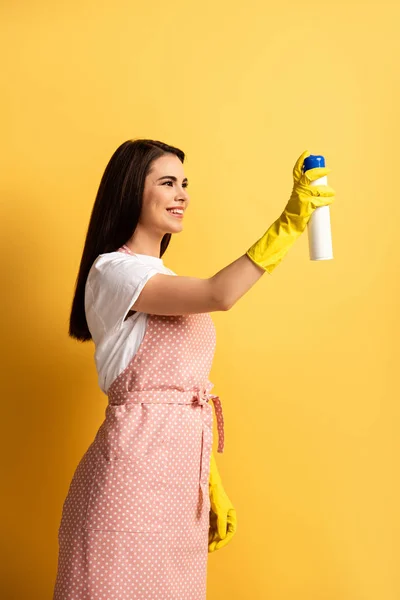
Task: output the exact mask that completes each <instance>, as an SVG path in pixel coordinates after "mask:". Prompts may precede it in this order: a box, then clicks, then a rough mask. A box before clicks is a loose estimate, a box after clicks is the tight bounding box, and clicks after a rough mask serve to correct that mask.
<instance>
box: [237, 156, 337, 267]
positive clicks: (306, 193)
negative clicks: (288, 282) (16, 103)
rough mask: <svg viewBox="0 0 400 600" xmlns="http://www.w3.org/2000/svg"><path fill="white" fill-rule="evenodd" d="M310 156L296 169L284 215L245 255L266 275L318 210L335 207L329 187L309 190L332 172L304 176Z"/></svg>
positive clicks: (324, 170) (312, 171)
mask: <svg viewBox="0 0 400 600" xmlns="http://www.w3.org/2000/svg"><path fill="white" fill-rule="evenodd" d="M310 154H311V153H310V152H309V151H308V150H305V151H304V152H303V154H302V155H301V156H300V157H299V158H298V159H297V161H296V164H295V166H294V168H293V181H294V185H293V190H292V195H291V197H290V199H289V202H288V203H287V205H286V207H285V209H284V211H283V213H282V214H281V216H280V217H279V219H277V220H276V221H275V222H274V223H273V224H272V225H271V227H269V229H267V231H266V232H265V233H264V235H263V236H262V237H261V238H260V239H259V240H258V241H257V242H256V243H255V244H253V245H252V246H251V247H250V248H249V249H248V251H247V252H246V254H247V256H248V257H249V258H250V259H251V260H252V261H253V262H254V263H256V264H257V265H259V266H260V267H262V268H263V269H264V270H265V271H267V273H269V274H271V273H272V271H273V270H274V269H275V267H277V266H278V265H279V263H280V262H281V260H282V259H283V258H284V256H285V254H286V253H287V252H288V250H289V249H290V247H291V246H292V245H293V244H294V242H295V241H296V240H297V238H298V237H299V236H300V235H301V233H302V232H303V231H304V230H305V228H306V226H307V223H308V221H309V220H310V218H311V215H312V213H313V212H314V210H315V209H316V208H318V207H319V206H325V205H327V204H332V202H333V201H334V199H335V198H334V196H335V190H334V189H333V188H331V187H329V186H327V185H315V186H310V182H311V181H315V180H316V179H319V178H320V177H323V176H324V175H328V173H330V172H331V169H328V168H327V167H316V168H314V169H309V170H308V171H306V172H305V173H303V171H302V169H303V163H304V159H305V158H307V156H310Z"/></svg>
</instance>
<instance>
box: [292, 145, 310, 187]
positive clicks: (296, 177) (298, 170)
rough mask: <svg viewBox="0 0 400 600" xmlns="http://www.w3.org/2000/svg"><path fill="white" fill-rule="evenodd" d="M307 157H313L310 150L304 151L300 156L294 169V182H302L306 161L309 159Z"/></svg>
mask: <svg viewBox="0 0 400 600" xmlns="http://www.w3.org/2000/svg"><path fill="white" fill-rule="evenodd" d="M307 156H311V152H309V151H308V150H304V152H303V154H301V156H299V158H298V159H297V160H296V164H295V165H294V167H293V179H294V181H300V177H301V176H302V174H303V163H304V159H305V158H307Z"/></svg>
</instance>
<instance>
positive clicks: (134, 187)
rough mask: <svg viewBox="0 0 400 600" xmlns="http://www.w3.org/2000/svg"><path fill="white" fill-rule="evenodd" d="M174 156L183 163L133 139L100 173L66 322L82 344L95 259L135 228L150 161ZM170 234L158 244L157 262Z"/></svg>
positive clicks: (169, 149) (164, 147) (155, 144)
mask: <svg viewBox="0 0 400 600" xmlns="http://www.w3.org/2000/svg"><path fill="white" fill-rule="evenodd" d="M168 153H171V154H175V155H176V156H177V157H178V158H179V159H180V160H181V162H182V163H183V162H184V160H185V154H184V153H183V152H182V150H179V149H178V148H175V147H174V146H170V145H168V144H164V143H163V142H159V141H157V140H145V139H136V140H128V141H126V142H124V143H123V144H121V145H120V146H119V147H118V148H117V149H116V150H115V152H114V154H113V155H112V157H111V158H110V160H109V162H108V165H107V166H106V169H105V171H104V173H103V176H102V178H101V181H100V186H99V189H98V192H97V195H96V199H95V202H94V205H93V209H92V214H91V216H90V221H89V226H88V230H87V234H86V240H85V245H84V248H83V253H82V258H81V263H80V266H79V271H78V276H77V278H76V283H75V293H74V298H73V301H72V308H71V315H70V321H69V332H68V333H69V335H70V336H71V337H72V338H75V339H77V340H80V341H82V342H86V341H89V340H91V339H92V336H91V334H90V331H89V328H88V324H87V321H86V315H85V285H86V280H87V276H88V274H89V271H90V268H91V266H92V264H93V262H94V261H95V259H96V258H97V257H98V256H99V254H104V253H106V252H115V251H116V250H118V248H120V247H121V246H122V245H123V244H124V243H126V242H127V240H129V238H130V237H131V236H132V235H133V232H134V231H135V229H136V227H137V223H138V220H139V216H140V212H141V209H142V200H143V190H144V183H145V179H146V176H147V174H148V173H149V171H150V170H151V166H152V163H153V161H155V160H156V159H157V158H159V157H160V156H163V155H165V154H168ZM170 239H171V234H170V233H166V234H165V235H164V237H163V238H162V240H161V244H160V258H161V257H162V255H163V254H164V252H165V251H166V249H167V247H168V244H169V242H170Z"/></svg>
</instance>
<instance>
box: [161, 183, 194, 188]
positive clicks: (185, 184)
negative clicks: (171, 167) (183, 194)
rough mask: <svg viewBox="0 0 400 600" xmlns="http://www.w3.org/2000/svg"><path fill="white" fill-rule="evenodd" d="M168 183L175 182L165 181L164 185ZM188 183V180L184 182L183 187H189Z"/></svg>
mask: <svg viewBox="0 0 400 600" xmlns="http://www.w3.org/2000/svg"><path fill="white" fill-rule="evenodd" d="M167 183H170V184H171V185H173V182H172V181H165V182H164V183H163V185H166V184H167ZM188 185H189V184H188V183H187V182H186V183H184V184H183V187H185V188H187V186H188Z"/></svg>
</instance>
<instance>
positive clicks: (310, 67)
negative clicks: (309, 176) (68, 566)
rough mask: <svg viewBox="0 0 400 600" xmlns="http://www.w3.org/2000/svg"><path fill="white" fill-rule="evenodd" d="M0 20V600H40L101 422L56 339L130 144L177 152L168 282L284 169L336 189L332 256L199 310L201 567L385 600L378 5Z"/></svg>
mask: <svg viewBox="0 0 400 600" xmlns="http://www.w3.org/2000/svg"><path fill="white" fill-rule="evenodd" d="M0 10H1V19H0V20H1V36H0V39H1V41H0V43H1V52H2V57H3V65H2V74H1V80H2V92H1V94H0V107H1V119H2V125H1V132H2V133H1V135H2V144H1V150H0V152H1V162H2V168H1V174H0V178H1V179H0V183H1V209H2V210H1V226H2V233H1V256H2V261H1V289H2V293H1V300H2V307H1V316H2V327H1V331H2V356H1V365H2V379H1V388H2V403H1V425H2V431H1V443H2V449H1V458H2V477H1V481H2V488H3V490H2V507H1V514H2V519H1V529H2V547H3V558H2V560H1V565H2V570H3V573H2V575H1V582H2V583H1V586H2V589H1V590H0V592H1V593H0V595H1V597H2V598H4V599H5V600H9V599H10V600H11V599H12V600H14V599H18V600H36V599H37V600H46V599H50V598H51V597H52V590H53V585H54V578H55V574H56V566H57V552H58V546H57V529H58V526H59V523H60V518H61V509H62V503H63V501H64V498H65V496H66V494H67V491H68V486H69V483H70V480H71V478H72V475H73V472H74V470H75V468H76V466H77V464H78V462H79V460H80V458H81V457H82V455H83V454H84V452H85V451H86V449H87V447H88V446H89V444H90V443H91V441H92V440H93V438H94V436H95V434H96V431H97V429H98V427H99V426H100V424H101V422H102V420H103V418H104V413H105V407H106V403H107V397H106V396H105V395H104V394H103V393H102V392H101V391H100V389H99V387H98V384H97V374H96V370H95V364H94V356H93V353H94V346H93V343H92V342H90V343H86V344H81V343H79V342H77V341H75V340H72V339H71V338H69V337H68V334H67V329H68V321H69V313H70V308H71V302H72V296H73V290H74V285H75V278H76V275H77V271H78V267H79V262H80V259H81V253H82V249H83V243H84V239H85V235H86V230H87V226H88V222H89V217H90V213H91V210H92V206H93V202H94V199H95V195H96V192H97V189H98V185H99V183H100V179H101V176H102V174H103V172H104V169H105V166H106V164H107V162H108V160H109V159H110V157H111V155H112V153H113V152H114V151H115V149H116V148H117V147H118V146H119V145H120V144H121V143H122V142H124V141H125V140H127V139H134V138H139V137H145V138H154V139H159V140H162V141H164V142H167V143H170V144H173V145H176V146H178V147H179V148H181V149H183V150H184V152H185V153H186V154H187V160H186V161H185V165H184V167H185V174H186V176H187V177H188V178H189V182H190V184H189V192H190V195H191V203H190V207H189V210H188V212H187V213H186V216H185V221H184V225H183V231H182V232H181V233H180V234H177V235H174V236H173V237H172V240H171V243H170V246H169V248H168V250H167V253H166V254H165V255H164V256H163V259H164V263H165V264H166V266H168V267H170V268H171V269H173V270H174V271H175V272H176V273H178V274H180V275H190V276H198V277H208V276H211V275H213V274H214V273H215V272H217V271H218V270H219V269H221V268H223V267H224V266H226V265H227V264H228V263H230V262H232V261H234V260H235V259H236V258H238V257H239V256H241V255H242V254H244V253H245V251H246V250H247V249H248V247H249V246H250V245H251V244H253V242H255V241H256V240H257V239H258V238H259V237H260V236H261V235H262V234H263V233H264V231H265V230H266V229H267V228H268V227H269V225H270V224H271V223H272V222H273V221H274V220H275V219H276V218H277V217H278V216H279V215H280V213H281V211H282V210H283V208H284V206H285V204H286V202H287V200H288V199H289V196H290V192H291V188H292V168H293V165H294V163H295V161H296V159H297V158H298V156H299V155H300V154H301V152H303V150H306V149H308V150H309V151H310V152H312V153H314V154H324V155H325V157H326V162H327V166H329V167H330V168H331V169H332V172H331V174H330V175H329V177H328V181H329V184H330V185H331V186H332V187H334V189H335V190H336V201H335V204H334V205H333V206H332V208H331V223H332V237H333V250H334V260H331V261H322V262H312V261H310V260H309V256H308V241H307V233H305V234H304V235H303V236H302V237H301V238H300V240H299V241H298V242H296V244H295V245H294V246H293V248H292V249H291V250H290V252H289V253H288V255H287V256H286V258H285V259H284V261H283V262H282V263H281V264H280V266H279V267H278V268H277V269H276V270H275V271H274V273H273V274H272V276H269V275H268V274H265V275H264V276H263V277H262V278H261V280H260V281H259V282H258V283H257V284H256V285H255V286H254V287H253V288H252V289H251V290H250V291H249V292H248V293H247V294H246V295H245V296H244V297H243V298H242V299H241V300H239V301H238V303H237V304H236V305H235V306H234V307H233V308H232V309H231V310H230V311H228V312H226V313H212V317H213V320H214V323H215V325H216V328H217V348H216V353H215V359H214V363H213V367H212V371H211V373H210V380H211V381H212V382H213V383H214V384H215V387H214V390H213V393H217V394H219V396H220V398H221V401H222V403H223V408H224V416H225V435H226V442H225V451H224V453H223V454H222V455H221V454H218V455H217V461H218V465H219V469H220V472H221V475H222V478H223V482H224V485H225V489H226V491H227V493H228V495H229V496H230V498H231V500H232V502H233V503H234V505H235V508H236V510H237V517H238V530H237V533H236V535H235V536H234V538H233V540H232V541H231V542H230V544H229V545H227V546H226V547H225V548H223V549H221V550H220V551H217V552H215V553H213V554H211V555H209V563H208V582H207V588H208V594H207V599H208V600H217V599H227V600H231V599H232V600H236V599H238V600H248V599H252V600H399V598H400V570H399V560H400V552H399V550H400V542H399V536H400V518H399V506H400V493H399V492H400V486H399V479H398V473H399V458H400V452H399V450H400V445H399V439H398V431H399V416H400V415H399V383H398V364H399V352H398V345H399V344H398V335H399V333H400V327H399V319H398V310H399V266H400V261H399V258H400V253H399V233H398V232H399V229H398V224H399V218H400V214H399V202H400V200H399V195H398V192H397V188H398V186H397V181H398V164H399V158H400V153H399V142H398V140H399V135H400V128H399V105H400V98H399V58H400V53H399V49H400V41H399V40H400V38H399V35H398V32H399V25H400V8H399V4H398V2H395V1H394V0H393V1H392V2H390V1H388V0H382V1H380V2H378V1H371V0H367V1H364V2H361V1H355V0H349V1H347V2H344V1H343V0H342V1H341V2H337V1H334V0H330V1H327V2H325V3H324V2H317V1H313V0H311V1H310V0H305V1H304V2H300V3H299V2H294V1H292V2H290V1H288V0H283V1H282V2H265V1H261V0H259V1H256V0H249V1H247V2H242V1H241V2H238V1H236V2H233V3H232V2H228V1H226V0H223V1H220V2H215V1H214V2H210V1H209V0H206V1H205V2H202V3H191V2H187V1H186V2H184V1H183V0H170V1H169V2H160V1H158V0H156V1H155V2H150V3H146V2H138V1H135V2H128V1H121V0H114V1H113V2H111V1H106V2H102V3H99V2H95V1H87V0H79V1H78V0H72V1H70V2H68V3H63V4H61V3H54V2H49V1H48V0H47V1H45V0H41V1H32V2H22V3H21V2H19V3H18V2H17V3H12V2H8V3H5V2H3V5H2V7H1V9H0ZM214 435H216V427H215V429H214ZM215 439H216V438H214V448H216V442H215ZM109 600H112V599H109ZM193 600H195V599H193Z"/></svg>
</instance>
